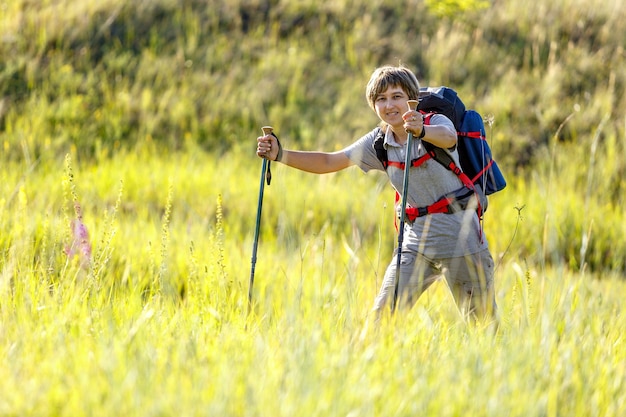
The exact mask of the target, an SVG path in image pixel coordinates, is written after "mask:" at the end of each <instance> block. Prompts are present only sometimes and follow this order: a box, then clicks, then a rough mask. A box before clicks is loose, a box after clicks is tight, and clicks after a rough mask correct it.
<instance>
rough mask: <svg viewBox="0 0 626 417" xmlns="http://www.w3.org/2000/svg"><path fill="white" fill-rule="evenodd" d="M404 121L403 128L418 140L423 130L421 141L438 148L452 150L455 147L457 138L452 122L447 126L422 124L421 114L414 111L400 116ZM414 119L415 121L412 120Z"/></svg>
mask: <svg viewBox="0 0 626 417" xmlns="http://www.w3.org/2000/svg"><path fill="white" fill-rule="evenodd" d="M402 117H403V118H404V120H405V122H404V128H405V130H406V131H407V132H411V133H413V136H414V137H416V138H418V137H419V136H420V134H421V133H422V128H423V129H424V136H423V137H422V139H423V140H425V141H426V142H430V143H432V144H433V145H435V146H437V147H438V148H445V149H448V148H452V147H453V146H454V145H456V142H457V136H456V129H455V128H454V125H453V124H452V122H450V125H448V124H429V125H425V124H424V118H423V117H422V114H421V113H418V112H417V111H415V110H412V111H408V112H406V113H405V114H404V115H403V116H402ZM413 119H415V120H413Z"/></svg>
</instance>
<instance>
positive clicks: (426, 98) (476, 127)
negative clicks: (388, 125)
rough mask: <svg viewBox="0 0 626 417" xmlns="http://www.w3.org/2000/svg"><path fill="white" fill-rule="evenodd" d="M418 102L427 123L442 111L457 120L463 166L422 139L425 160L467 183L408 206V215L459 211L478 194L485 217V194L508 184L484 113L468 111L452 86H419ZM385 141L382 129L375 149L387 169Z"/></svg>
mask: <svg viewBox="0 0 626 417" xmlns="http://www.w3.org/2000/svg"><path fill="white" fill-rule="evenodd" d="M418 101H419V104H418V106H417V110H418V111H420V112H421V113H422V114H423V115H424V123H425V124H428V123H429V122H430V117H431V116H432V114H433V113H438V114H443V115H445V116H446V117H448V118H449V119H450V120H451V121H452V123H454V127H455V128H456V130H457V138H458V141H457V146H458V153H459V162H460V164H461V166H460V167H458V166H457V165H456V164H455V162H454V160H453V159H452V158H451V157H450V155H449V154H448V153H447V152H445V151H444V150H443V149H441V148H437V147H436V146H434V145H432V144H431V143H429V142H426V141H422V144H423V145H424V147H425V148H426V151H427V154H426V155H424V156H426V159H427V158H432V159H434V160H436V161H437V162H439V163H440V164H441V165H443V166H444V167H445V168H447V169H449V170H451V171H452V172H454V173H455V174H456V175H457V176H458V177H459V178H460V179H461V181H462V182H463V184H464V186H463V187H462V188H460V189H459V190H456V191H455V192H453V193H451V194H450V195H445V196H442V197H441V198H440V199H439V200H437V201H436V202H434V203H433V204H431V205H430V206H427V207H417V208H413V207H407V209H406V215H407V217H408V218H409V220H411V221H412V220H414V219H415V218H416V217H419V216H424V215H427V214H432V213H454V212H456V211H458V210H465V209H466V208H467V206H468V205H469V204H471V202H472V201H476V199H472V197H473V196H476V197H478V198H477V204H476V209H477V212H478V215H479V216H480V217H482V214H483V213H484V212H485V210H486V209H487V198H486V196H487V195H490V194H493V193H495V192H498V191H500V190H502V189H503V188H504V187H506V180H505V179H504V175H503V174H502V172H501V171H500V168H499V167H498V164H496V161H495V160H494V159H493V157H492V154H491V148H490V147H489V144H488V143H487V140H486V132H485V125H484V122H483V118H482V116H481V115H480V114H479V113H478V112H476V111H475V110H466V108H465V104H463V102H462V101H461V99H460V98H459V96H458V95H457V93H456V91H454V90H453V89H452V88H449V87H423V88H420V94H419V99H418ZM383 143H384V132H382V130H380V131H379V133H378V135H377V137H376V139H375V140H374V149H375V151H376V155H377V157H378V159H379V160H380V161H381V163H382V164H383V167H384V168H385V169H387V167H388V166H389V165H390V164H389V161H388V159H387V151H386V149H385V148H384V147H383ZM424 156H422V157H421V158H417V159H416V160H414V161H411V166H417V165H419V164H421V163H423V162H424V159H425V158H424ZM393 165H401V166H398V167H399V168H401V169H404V163H401V164H393Z"/></svg>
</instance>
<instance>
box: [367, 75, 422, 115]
mask: <svg viewBox="0 0 626 417" xmlns="http://www.w3.org/2000/svg"><path fill="white" fill-rule="evenodd" d="M392 86H397V87H400V88H402V90H404V92H405V93H406V94H407V95H408V96H409V100H417V98H418V95H419V91H420V83H419V81H417V77H416V76H415V74H413V72H412V71H411V70H410V69H408V68H407V67H405V66H402V65H400V66H397V67H395V66H391V65H386V66H383V67H380V68H376V69H375V70H374V72H373V73H372V76H371V77H370V80H369V81H368V83H367V87H366V88H365V97H366V98H367V102H368V103H369V105H370V107H371V108H372V109H374V101H375V100H376V97H377V96H378V95H379V94H381V93H383V92H385V91H386V90H387V89H388V88H389V87H392Z"/></svg>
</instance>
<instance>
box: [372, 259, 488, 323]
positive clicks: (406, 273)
mask: <svg viewBox="0 0 626 417" xmlns="http://www.w3.org/2000/svg"><path fill="white" fill-rule="evenodd" d="M396 256H397V253H396ZM396 256H394V257H393V261H392V262H391V263H390V264H389V266H388V267H387V271H386V272H385V278H384V280H383V284H382V287H381V289H380V292H379V293H378V296H377V297H376V301H375V303H374V311H375V312H376V313H377V316H380V314H381V313H382V312H383V310H384V309H385V307H389V306H390V305H391V303H392V299H393V295H394V291H395V282H396V264H397V258H396ZM493 272H494V263H493V258H492V257H491V253H490V252H489V250H488V249H485V250H483V251H482V252H478V253H474V254H471V255H466V256H463V257H456V258H444V259H429V258H427V257H425V256H423V255H420V254H416V253H408V252H407V253H403V254H402V257H401V263H400V283H399V286H398V299H397V303H396V308H397V309H410V308H411V307H413V305H414V304H415V303H416V302H417V300H418V298H419V297H420V296H421V295H422V294H423V293H424V291H426V290H427V289H428V287H430V286H431V285H432V284H433V283H434V282H435V281H437V280H438V279H439V278H441V277H444V278H445V280H446V283H447V284H448V288H449V289H450V292H451V293H452V296H453V297H454V300H455V301H456V304H457V306H458V308H459V311H460V312H461V314H462V315H463V317H465V318H470V319H490V318H495V316H496V313H497V305H496V300H495V294H494V288H493Z"/></svg>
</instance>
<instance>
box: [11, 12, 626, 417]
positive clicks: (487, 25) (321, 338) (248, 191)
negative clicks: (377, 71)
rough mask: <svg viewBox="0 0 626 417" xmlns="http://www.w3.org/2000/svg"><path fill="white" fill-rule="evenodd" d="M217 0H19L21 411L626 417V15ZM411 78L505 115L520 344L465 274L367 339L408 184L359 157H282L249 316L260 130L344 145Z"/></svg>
mask: <svg viewBox="0 0 626 417" xmlns="http://www.w3.org/2000/svg"><path fill="white" fill-rule="evenodd" d="M213 3H214V4H213ZM213 3H211V4H210V5H207V3H205V2H198V1H192V0H184V1H183V0H180V1H170V0H159V1H154V2H150V3H145V2H144V3H141V2H130V3H129V2H120V1H117V0H109V1H107V2H101V1H98V2H96V1H86V2H83V3H81V5H80V6H77V5H75V4H74V2H67V1H47V2H44V3H42V4H39V3H37V2H32V1H24V0H12V1H9V2H7V3H6V4H5V5H3V6H2V11H3V13H2V14H0V35H1V38H0V58H2V59H0V146H1V147H2V153H1V155H2V156H1V157H0V178H1V181H0V393H1V394H0V415H2V416H30V415H32V416H48V415H49V416H80V415H85V416H99V415H102V416H111V415H123V416H142V417H143V416H169V415H177V416H200V415H203V416H204V415H210V416H294V415H304V416H349V417H356V416H415V415H428V416H430V415H436V416H458V415H473V416H499V415H508V416H525V417H526V416H570V415H572V416H619V415H625V414H626V394H625V392H626V349H625V348H624V336H623V335H624V334H625V333H626V317H625V316H624V314H623V311H622V310H623V308H622V304H623V294H624V293H625V292H626V288H625V287H626V280H624V277H625V272H626V269H625V263H624V259H626V239H625V238H624V236H625V235H626V219H625V218H624V210H623V207H624V203H625V201H624V195H625V191H626V190H625V184H626V183H625V182H624V180H623V178H624V172H625V169H626V168H625V167H626V165H625V163H624V157H623V156H624V154H625V153H626V135H625V133H624V131H625V129H624V128H625V126H626V125H625V122H624V109H625V108H626V102H625V101H624V97H626V95H625V94H624V86H625V85H626V83H625V79H624V74H623V71H619V68H623V67H624V54H623V36H622V34H623V33H624V30H625V28H624V24H623V22H624V10H626V9H624V8H623V7H621V3H620V2H619V1H617V0H612V1H605V0H603V1H600V0H597V1H591V2H581V1H579V0H561V1H557V2H552V3H550V4H542V3H537V4H532V5H529V4H526V3H523V2H514V1H505V2H494V3H493V4H489V5H488V6H489V7H487V8H482V7H483V6H485V4H483V2H480V1H460V2H454V1H449V2H438V3H437V4H436V5H435V4H432V3H431V2H415V1H407V2H400V3H397V2H396V3H391V2H388V1H380V2H376V8H375V9H374V8H372V3H371V2H360V1H356V2H348V1H335V2H329V3H328V4H321V3H320V2H318V1H305V2H290V1H284V2H283V1H281V2H278V3H272V7H269V8H266V3H264V2H240V1H217V2H213ZM268 4H269V3H268ZM77 7H78V8H77ZM407 10H411V11H413V13H407ZM397 62H404V63H406V64H407V65H409V66H411V67H412V68H415V69H416V71H417V72H418V73H419V77H420V79H421V80H422V81H423V83H424V84H428V85H439V84H447V85H451V86H454V87H455V88H456V89H457V90H458V91H459V93H460V94H461V96H462V97H463V98H464V100H465V101H466V103H469V104H470V105H471V107H474V108H476V109H477V110H479V111H480V112H481V113H482V114H484V115H485V116H488V115H489V116H490V117H491V118H492V120H493V121H494V123H493V125H492V126H491V127H489V128H488V136H489V138H490V142H491V147H492V149H493V151H494V155H495V156H496V158H497V160H498V162H499V163H500V166H501V168H502V169H503V171H504V173H505V175H506V177H507V181H508V186H507V188H506V189H505V190H504V191H502V192H500V193H498V194H496V195H494V196H492V197H491V198H490V204H489V210H488V211H487V214H486V218H485V233H486V235H487V238H488V240H489V243H490V248H491V250H492V253H493V255H494V258H495V259H496V262H497V265H498V266H497V270H496V299H497V302H498V304H499V307H500V309H499V314H500V328H499V330H498V332H497V333H496V334H494V333H493V331H492V330H493V329H491V328H488V327H486V326H483V325H477V326H471V327H468V326H467V325H466V324H465V323H464V322H463V321H462V320H461V318H460V316H459V314H458V312H457V310H456V307H455V306H454V302H453V300H452V297H451V296H450V294H449V292H448V290H447V288H446V287H445V285H444V284H443V283H437V284H435V285H434V286H433V288H432V289H431V290H429V291H428V292H427V293H426V294H425V295H424V296H423V297H422V298H421V299H420V300H419V302H418V304H417V305H416V306H415V308H413V309H412V310H411V311H410V312H406V313H404V314H398V315H396V316H395V317H393V318H387V319H385V320H383V321H382V322H381V323H380V325H378V326H375V325H374V324H373V323H372V320H371V316H370V309H371V307H372V304H373V300H374V297H375V296H376V294H377V292H378V288H379V286H380V285H381V281H382V276H383V274H384V271H385V268H386V266H387V263H388V262H389V261H390V260H391V259H392V251H393V247H394V245H395V243H396V238H397V236H396V234H395V229H394V226H393V197H394V195H393V192H392V190H391V188H390V187H389V186H388V184H387V182H386V180H385V177H384V176H382V175H376V174H368V175H363V174H362V173H361V172H360V171H359V170H358V169H356V168H353V169H349V170H346V171H344V172H340V173H336V174H331V175H325V176H315V175H311V174H306V173H302V172H297V171H295V170H292V169H289V168H286V167H285V166H283V165H280V164H272V173H273V180H272V183H271V185H270V186H266V187H265V195H264V199H263V216H262V219H261V229H260V231H261V233H260V239H259V246H258V260H257V263H256V272H255V283H254V288H253V290H254V291H253V302H254V304H253V308H252V310H251V311H250V312H249V311H248V310H249V309H248V289H249V275H250V268H251V253H252V247H253V236H254V226H255V220H256V209H257V204H258V197H259V180H260V178H259V176H260V170H261V161H260V160H259V159H258V158H256V157H255V155H254V150H255V146H256V141H255V138H256V136H258V135H259V134H260V133H261V131H260V126H262V125H265V124H271V125H273V126H274V127H275V131H276V133H277V134H278V135H279V137H280V138H281V141H282V143H283V144H284V145H285V146H286V147H288V148H298V149H326V150H338V149H341V148H342V147H343V146H345V145H347V144H349V143H351V141H353V140H354V139H355V138H356V137H357V136H358V135H359V134H360V133H362V132H365V131H367V130H369V129H370V128H372V127H373V125H374V124H375V123H376V118H375V116H374V114H373V113H372V112H371V110H370V109H369V108H368V107H367V104H366V102H365V100H364V97H363V88H364V85H365V83H366V81H367V78H368V76H369V74H370V72H371V70H372V69H373V68H375V67H376V66H378V65H382V64H386V63H397ZM78 213H80V215H81V216H82V217H81V218H82V221H83V223H84V225H85V227H86V229H87V230H88V232H89V237H88V243H89V245H90V248H91V259H90V262H84V261H85V259H84V258H82V259H81V257H80V256H75V257H68V256H67V255H66V250H67V248H68V246H70V245H71V243H72V239H73V236H72V231H71V228H70V223H71V222H72V221H73V220H75V219H76V217H77V215H78ZM81 261H82V262H81Z"/></svg>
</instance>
